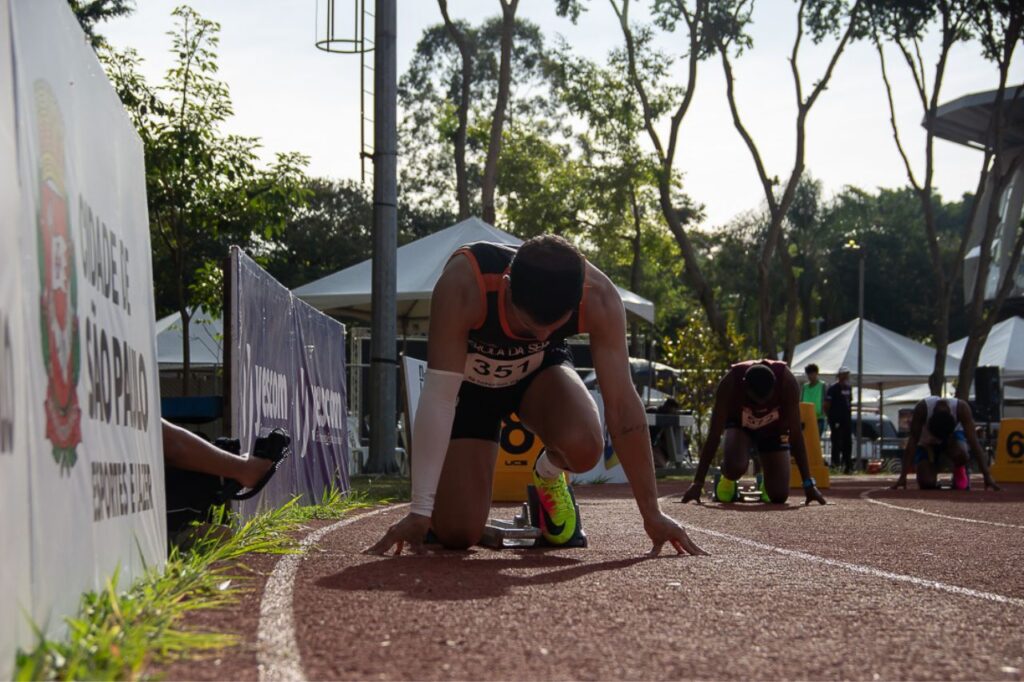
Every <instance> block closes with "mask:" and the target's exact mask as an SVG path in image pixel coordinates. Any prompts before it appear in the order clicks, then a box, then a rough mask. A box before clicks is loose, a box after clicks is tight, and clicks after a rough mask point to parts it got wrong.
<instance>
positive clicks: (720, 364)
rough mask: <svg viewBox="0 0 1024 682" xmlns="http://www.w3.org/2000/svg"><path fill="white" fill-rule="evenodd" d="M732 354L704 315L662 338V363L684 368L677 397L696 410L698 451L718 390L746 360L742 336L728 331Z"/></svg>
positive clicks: (691, 315) (692, 317)
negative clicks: (734, 367)
mask: <svg viewBox="0 0 1024 682" xmlns="http://www.w3.org/2000/svg"><path fill="white" fill-rule="evenodd" d="M728 332H729V338H730V341H731V344H732V348H733V350H732V351H728V350H725V349H723V348H722V345H721V343H720V342H719V339H718V335H717V334H715V333H714V331H712V329H711V328H710V327H709V326H708V324H707V320H706V318H705V317H704V315H703V314H700V313H698V312H693V313H691V314H690V316H689V317H688V318H687V319H686V320H685V321H684V322H683V323H682V324H681V325H679V326H678V327H677V328H676V329H675V333H674V334H673V335H671V336H666V337H664V338H663V339H662V342H661V347H662V361H663V362H665V363H666V364H668V365H671V366H673V367H678V368H682V375H681V376H680V378H679V379H678V380H677V382H676V386H675V398H676V400H677V401H678V402H679V403H680V404H681V405H684V406H685V407H686V408H687V409H690V410H693V415H694V419H695V420H696V428H695V429H694V430H693V438H694V442H693V443H692V444H691V448H694V451H696V452H699V451H700V449H701V448H702V447H704V439H705V434H706V427H707V424H708V420H709V419H710V418H711V409H712V408H713V407H714V404H715V391H716V390H717V388H718V383H719V381H721V379H722V377H723V376H724V375H725V372H726V370H728V369H729V365H731V364H733V363H734V362H738V361H740V360H742V359H743V358H745V357H746V356H747V354H748V352H753V349H751V348H748V347H747V344H746V340H745V339H744V337H743V336H741V335H739V334H737V333H736V331H735V329H734V328H733V327H732V326H731V325H730V326H729V328H728Z"/></svg>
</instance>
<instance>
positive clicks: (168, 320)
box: [156, 308, 224, 369]
mask: <svg viewBox="0 0 1024 682" xmlns="http://www.w3.org/2000/svg"><path fill="white" fill-rule="evenodd" d="M188 337H189V351H190V353H191V357H190V358H189V359H190V361H191V364H192V367H193V368H198V367H218V366H220V365H221V364H223V362H224V360H223V357H224V355H223V345H224V342H223V338H224V323H223V321H222V320H221V319H220V318H219V317H217V318H213V317H211V316H210V315H209V314H208V313H207V312H206V311H205V310H203V309H202V308H198V309H196V310H194V311H193V312H192V318H191V319H190V320H189V324H188ZM183 348H184V344H183V343H182V340H181V314H180V313H174V314H173V315H168V316H167V317H165V318H162V319H160V320H157V323H156V357H157V362H158V363H159V365H160V367H161V368H162V369H176V368H180V367H181V366H182V364H183V363H184V357H185V354H184V351H183Z"/></svg>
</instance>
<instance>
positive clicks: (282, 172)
mask: <svg viewBox="0 0 1024 682" xmlns="http://www.w3.org/2000/svg"><path fill="white" fill-rule="evenodd" d="M172 15H173V16H174V17H175V18H176V19H177V25H176V27H175V30H173V31H172V32H170V33H169V35H170V36H171V42H172V51H173V53H174V54H175V55H176V56H177V60H176V62H175V63H174V64H173V65H172V66H171V68H170V69H169V70H168V72H167V75H166V77H165V81H164V83H163V85H161V86H159V87H157V88H153V87H150V86H149V85H148V84H146V83H145V80H144V79H143V78H142V77H141V76H140V75H139V73H138V64H139V62H140V59H139V57H138V55H137V53H135V52H134V51H132V50H129V51H127V52H124V53H116V52H113V51H110V50H106V51H103V52H102V53H101V58H102V60H103V62H104V66H105V67H106V69H107V73H108V75H109V76H110V79H111V81H112V82H113V84H114V86H115V88H116V90H117V91H118V94H119V95H120V97H121V101H122V102H123V103H124V105H125V108H126V109H127V110H128V114H129V116H130V117H131V119H132V121H133V122H134V123H135V127H136V130H137V131H138V133H139V136H140V137H141V138H142V143H143V150H144V154H145V162H146V191H147V198H148V202H149V223H150V230H151V232H152V235H153V239H152V242H153V257H154V267H153V271H154V279H155V281H154V285H155V288H156V300H157V307H158V308H160V307H165V308H166V307H171V308H173V309H176V310H177V311H178V312H179V314H180V315H181V322H182V336H183V338H184V339H187V338H188V328H189V320H190V319H191V314H192V311H193V309H194V307H195V306H196V305H197V304H199V303H202V304H203V305H204V306H205V307H208V308H213V309H219V307H220V301H221V300H222V295H221V291H222V289H221V280H220V271H219V268H218V265H219V264H220V262H221V260H222V259H223V257H224V254H225V253H226V249H227V246H228V245H229V244H239V245H241V246H243V247H248V246H250V245H256V246H258V245H260V244H261V243H262V242H261V240H268V239H271V238H272V237H273V236H274V235H276V234H278V233H280V231H281V230H282V229H283V228H284V226H285V223H286V221H287V219H288V218H289V216H290V215H291V213H292V211H293V210H294V209H295V208H296V207H298V206H301V205H302V204H303V202H304V201H305V199H306V196H307V191H306V189H305V177H304V174H303V168H304V166H305V164H306V159H305V157H303V156H301V155H299V154H294V153H288V154H278V155H277V158H276V161H275V162H274V163H273V164H272V165H271V166H270V167H269V168H259V167H258V166H257V164H256V149H257V148H258V146H259V141H258V139H256V138H252V137H242V136H238V135H228V134H224V133H222V132H221V129H220V128H221V125H222V124H223V123H224V122H225V121H226V120H227V119H228V118H229V117H230V116H231V115H232V113H233V112H232V107H231V99H230V97H229V94H228V89H227V86H226V85H225V84H223V83H222V82H220V81H218V80H217V79H216V73H217V55H216V52H215V49H216V47H217V45H218V42H219V39H218V36H217V34H218V32H219V30H220V27H219V25H218V24H217V23H215V22H212V21H208V20H206V19H203V18H202V17H201V16H199V15H198V14H197V13H196V12H195V11H194V10H192V9H190V8H188V7H179V8H177V9H175V10H174V12H173V13H172ZM183 349H184V357H183V366H184V375H183V387H182V389H183V392H184V393H185V394H186V395H187V394H188V391H189V375H190V369H191V358H190V354H189V344H188V343H184V344H183Z"/></svg>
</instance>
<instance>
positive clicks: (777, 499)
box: [768, 490, 789, 504]
mask: <svg viewBox="0 0 1024 682" xmlns="http://www.w3.org/2000/svg"><path fill="white" fill-rule="evenodd" d="M768 499H769V500H771V503H772V504H786V500H788V499H789V491H788V490H787V491H785V492H774V493H773V492H771V491H768Z"/></svg>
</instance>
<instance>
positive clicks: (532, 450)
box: [491, 414, 544, 502]
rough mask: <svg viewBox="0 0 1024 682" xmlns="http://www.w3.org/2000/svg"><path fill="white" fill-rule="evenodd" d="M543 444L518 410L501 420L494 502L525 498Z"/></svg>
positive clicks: (492, 493) (523, 500)
mask: <svg viewBox="0 0 1024 682" xmlns="http://www.w3.org/2000/svg"><path fill="white" fill-rule="evenodd" d="M543 448H544V444H543V443H541V442H540V438H538V437H537V436H536V435H534V434H533V432H531V431H527V429H526V427H525V426H523V423H522V422H520V421H519V417H517V416H516V415H515V414H511V415H509V419H508V421H505V420H502V422H501V439H500V440H499V442H498V463H497V465H496V466H495V467H494V482H493V485H492V486H491V501H492V502H526V486H528V485H533V463H534V462H536V461H537V458H538V457H540V451H541V450H542V449H543Z"/></svg>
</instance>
